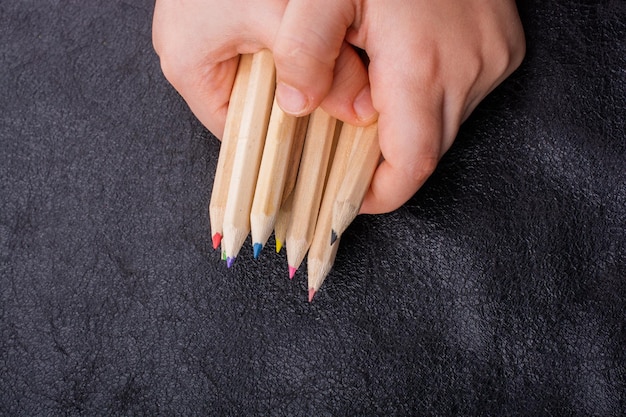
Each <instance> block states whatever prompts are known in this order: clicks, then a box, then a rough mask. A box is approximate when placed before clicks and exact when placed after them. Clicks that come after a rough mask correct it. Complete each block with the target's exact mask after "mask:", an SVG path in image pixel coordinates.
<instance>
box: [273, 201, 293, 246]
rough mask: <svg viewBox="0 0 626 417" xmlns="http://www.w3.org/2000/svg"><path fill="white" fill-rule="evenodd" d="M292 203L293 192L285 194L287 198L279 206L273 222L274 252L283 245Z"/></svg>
mask: <svg viewBox="0 0 626 417" xmlns="http://www.w3.org/2000/svg"><path fill="white" fill-rule="evenodd" d="M292 203H293V193H290V194H289V196H287V199H286V200H285V201H284V202H283V204H282V205H281V206H280V210H278V215H277V217H276V222H275V223H274V240H275V241H276V252H280V250H281V249H282V248H283V246H285V242H286V241H287V240H286V237H287V227H289V219H290V218H291V206H292Z"/></svg>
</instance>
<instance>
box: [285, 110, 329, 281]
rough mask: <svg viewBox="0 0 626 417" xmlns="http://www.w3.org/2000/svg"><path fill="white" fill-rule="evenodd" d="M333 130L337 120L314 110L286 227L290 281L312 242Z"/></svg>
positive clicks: (321, 111)
mask: <svg viewBox="0 0 626 417" xmlns="http://www.w3.org/2000/svg"><path fill="white" fill-rule="evenodd" d="M337 126H338V124H337V120H336V119H335V118H333V117H332V116H330V115H329V114H328V113H326V112H325V111H324V110H322V109H321V108H318V109H316V110H315V111H314V112H313V113H312V114H311V116H310V118H309V125H308V128H307V135H306V138H305V141H304V147H303V149H302V158H301V160H300V169H299V171H298V178H297V180H296V185H295V188H294V190H293V205H292V208H291V218H290V219H289V226H288V227H287V236H286V240H287V241H286V248H287V262H288V264H289V277H290V278H293V276H294V274H295V272H296V270H297V269H298V267H299V266H300V264H301V263H302V260H303V259H304V257H305V256H306V252H307V250H308V249H309V245H310V244H311V240H312V239H313V232H314V231H315V222H316V220H317V214H318V211H319V206H320V202H321V199H322V192H323V190H324V183H325V179H326V173H327V168H328V164H329V159H330V154H331V150H332V147H333V141H334V139H335V133H336V132H335V131H336V128H337Z"/></svg>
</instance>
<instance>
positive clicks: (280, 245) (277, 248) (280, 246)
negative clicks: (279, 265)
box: [276, 239, 283, 253]
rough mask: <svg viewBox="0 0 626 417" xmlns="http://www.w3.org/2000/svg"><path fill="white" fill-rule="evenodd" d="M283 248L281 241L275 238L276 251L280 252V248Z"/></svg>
mask: <svg viewBox="0 0 626 417" xmlns="http://www.w3.org/2000/svg"><path fill="white" fill-rule="evenodd" d="M282 248H283V242H281V241H280V240H278V239H276V253H280V250H281V249H282Z"/></svg>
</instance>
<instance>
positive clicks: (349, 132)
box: [307, 123, 358, 298]
mask: <svg viewBox="0 0 626 417" xmlns="http://www.w3.org/2000/svg"><path fill="white" fill-rule="evenodd" d="M357 129H358V128H357V127H355V126H352V125H348V124H345V123H344V125H343V126H342V128H341V134H340V135H339V139H338V141H337V148H336V149H335V154H334V157H333V160H332V165H331V168H330V172H329V174H328V181H327V183H326V188H325V190H324V197H323V199H322V203H321V206H320V209H319V215H318V217H317V224H316V226H315V234H314V235H313V240H312V242H311V247H310V248H309V254H308V257H307V272H308V273H307V275H308V287H309V290H310V291H309V295H310V298H312V297H313V294H315V292H316V291H317V290H319V288H320V286H321V285H322V282H324V279H325V278H326V276H327V275H328V273H329V272H330V270H331V268H332V266H333V263H334V261H335V256H336V254H337V249H338V247H339V242H338V241H336V242H335V244H334V245H330V244H329V242H330V238H331V230H332V216H333V205H334V202H335V198H336V196H337V193H338V192H339V188H340V187H341V183H342V182H343V179H344V178H345V175H346V170H347V168H348V164H349V161H350V155H351V153H352V149H353V148H354V146H353V145H354V142H355V138H356V136H357Z"/></svg>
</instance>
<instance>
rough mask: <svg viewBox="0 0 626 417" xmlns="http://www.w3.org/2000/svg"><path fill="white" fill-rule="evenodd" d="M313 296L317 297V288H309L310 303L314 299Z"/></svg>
mask: <svg viewBox="0 0 626 417" xmlns="http://www.w3.org/2000/svg"><path fill="white" fill-rule="evenodd" d="M313 297H315V288H309V303H310V302H311V301H313Z"/></svg>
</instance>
